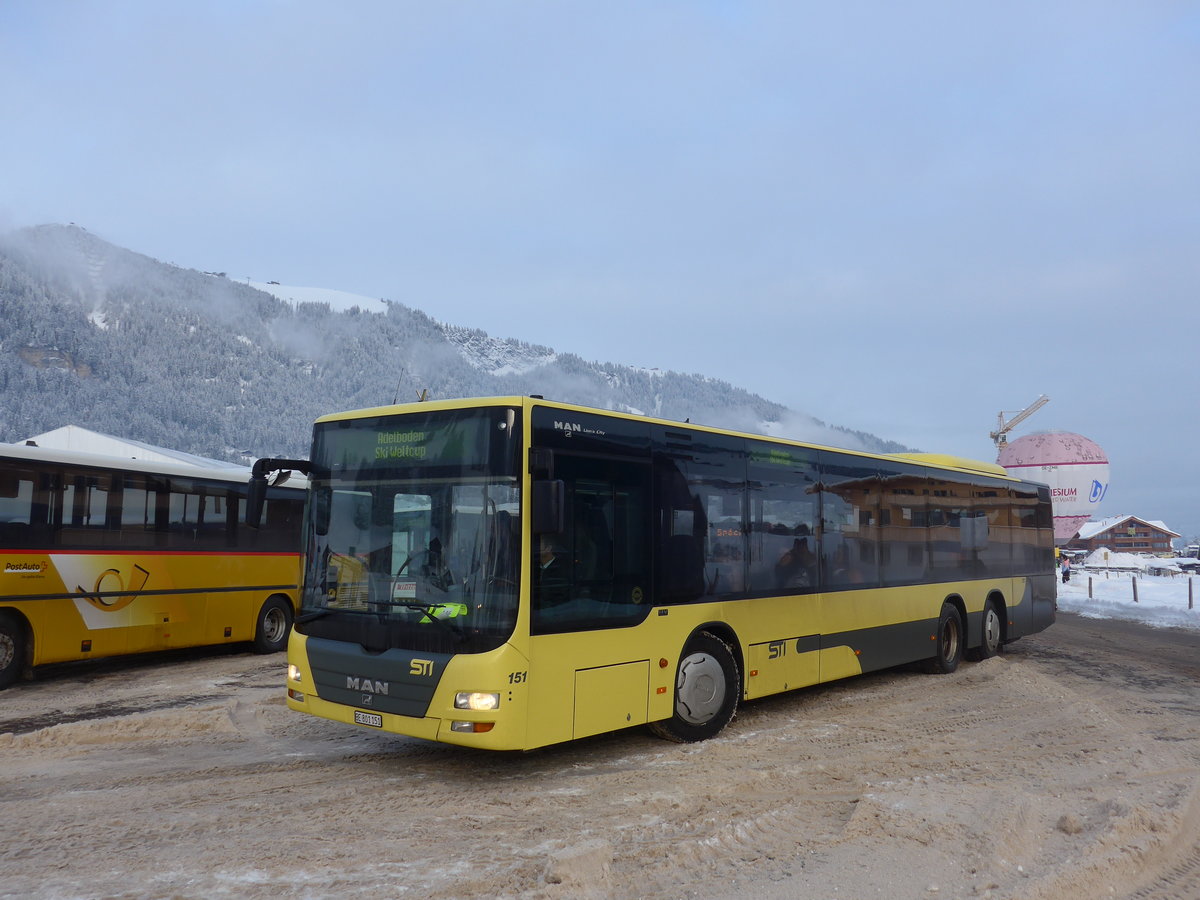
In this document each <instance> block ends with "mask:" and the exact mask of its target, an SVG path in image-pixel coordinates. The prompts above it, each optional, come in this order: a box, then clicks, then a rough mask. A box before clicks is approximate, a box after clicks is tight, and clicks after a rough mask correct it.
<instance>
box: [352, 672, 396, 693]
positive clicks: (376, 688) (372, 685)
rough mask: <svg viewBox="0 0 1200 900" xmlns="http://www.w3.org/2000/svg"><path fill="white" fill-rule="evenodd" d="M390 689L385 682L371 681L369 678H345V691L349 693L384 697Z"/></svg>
mask: <svg viewBox="0 0 1200 900" xmlns="http://www.w3.org/2000/svg"><path fill="white" fill-rule="evenodd" d="M390 687H391V685H390V684H389V683H388V682H386V681H372V680H371V679H370V678H357V677H355V676H354V675H347V676H346V689H347V690H350V691H362V692H363V693H366V694H385V695H386V694H387V692H388V689H389V688H390Z"/></svg>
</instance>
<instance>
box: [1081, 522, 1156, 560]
mask: <svg viewBox="0 0 1200 900" xmlns="http://www.w3.org/2000/svg"><path fill="white" fill-rule="evenodd" d="M1177 537H1179V534H1178V533H1177V532H1174V531H1172V530H1171V529H1170V528H1168V527H1167V526H1166V525H1165V524H1163V523H1162V522H1157V521H1153V520H1150V519H1139V518H1138V517H1137V516H1112V517H1110V518H1107V519H1101V520H1100V521H1098V522H1085V523H1084V525H1083V527H1082V528H1080V529H1079V534H1077V535H1075V537H1073V538H1072V539H1071V540H1070V541H1069V542H1068V543H1067V545H1066V547H1065V548H1064V549H1067V550H1082V551H1084V552H1087V553H1090V552H1091V551H1093V550H1099V549H1100V548H1101V547H1106V548H1107V549H1109V550H1112V551H1114V552H1116V553H1148V554H1152V555H1155V556H1171V555H1174V551H1173V549H1172V545H1171V542H1172V541H1173V540H1175V538H1177Z"/></svg>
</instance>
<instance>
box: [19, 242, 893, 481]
mask: <svg viewBox="0 0 1200 900" xmlns="http://www.w3.org/2000/svg"><path fill="white" fill-rule="evenodd" d="M276 293H279V294H281V295H286V291H276ZM405 299H406V300H408V301H409V302H411V303H412V304H414V305H407V304H406V303H402V302H397V301H393V300H387V301H381V302H372V303H364V304H362V305H361V306H354V307H351V308H348V309H342V308H335V307H334V306H331V305H330V304H329V303H324V302H309V301H306V300H303V299H297V300H294V301H289V300H288V299H283V298H282V297H281V296H275V295H274V294H273V293H268V292H267V291H265V290H259V289H257V288H256V287H254V286H252V285H251V284H248V283H245V282H239V281H235V280H231V279H229V278H227V277H226V276H225V275H224V274H223V273H220V272H198V271H195V270H192V269H183V268H180V267H178V266H174V265H170V264H167V263H162V262H159V261H157V260H154V259H151V258H149V257H146V256H142V255H140V254H137V253H135V252H132V251H129V250H125V249H122V248H120V247H116V246H113V245H112V244H109V243H107V242H105V241H103V240H101V239H100V238H98V237H96V236H95V235H93V234H91V233H89V232H88V231H86V230H85V229H83V228H80V227H78V226H75V225H69V226H64V225H44V226H40V227H37V228H27V229H22V230H20V231H15V232H11V233H9V234H6V235H3V236H0V390H2V391H3V397H4V403H3V406H2V407H0V441H19V440H23V439H24V438H27V437H29V436H31V435H34V434H37V433H40V432H42V431H47V430H50V429H52V428H57V427H59V426H62V425H82V426H84V427H87V428H91V429H94V430H96V431H102V432H105V433H108V434H113V435H117V436H119V437H126V438H131V439H134V440H140V441H145V442H149V443H153V444H158V445H160V446H165V447H171V448H174V449H178V450H186V451H188V452H191V453H196V454H201V455H204V456H210V457H214V458H218V459H225V460H230V461H238V462H246V461H247V460H248V459H252V458H254V457H257V456H272V455H280V456H306V455H307V452H308V439H309V430H310V427H311V424H312V421H313V419H315V418H316V417H317V416H319V415H322V414H324V413H328V412H334V411H338V410H344V409H355V408H361V407H369V406H381V405H386V404H389V403H392V402H394V401H396V400H399V401H400V402H407V401H410V400H415V399H417V398H418V396H420V395H421V394H422V393H425V395H426V396H427V397H429V398H430V399H448V398H454V397H474V396H496V395H521V394H542V395H544V396H545V397H547V398H548V399H554V400H563V401H567V402H572V403H580V404H585V405H589V406H597V407H602V408H606V409H614V410H622V411H627V412H636V413H642V414H648V415H655V416H661V417H664V418H668V419H676V420H684V419H689V420H690V421H692V422H693V423H698V424H705V425H714V426H719V427H723V428H732V429H740V430H745V431H753V432H763V431H767V432H770V433H772V434H776V435H780V436H786V437H793V438H798V439H802V440H809V441H814V442H817V443H823V444H829V445H833V446H839V447H850V448H856V449H868V450H877V451H900V450H903V449H905V448H903V447H901V446H900V445H899V444H895V443H892V442H888V441H885V440H881V439H880V438H877V437H875V436H873V435H869V434H864V433H862V432H857V431H850V430H847V429H843V428H839V427H837V426H829V425H826V424H825V423H823V422H820V421H818V420H816V419H814V418H812V417H810V416H807V415H805V414H804V413H802V412H799V411H795V410H790V409H787V408H786V407H783V406H781V405H779V404H777V403H773V402H771V401H770V400H767V399H764V398H762V397H759V396H756V395H754V394H750V393H748V392H747V391H745V390H742V389H740V388H737V387H735V386H734V385H732V384H729V383H728V382H726V381H722V380H718V379H717V378H713V377H707V376H705V375H698V374H682V373H677V372H663V371H657V370H647V369H639V368H632V367H629V366H623V365H620V364H617V363H607V362H606V363H601V362H589V361H586V360H583V359H581V358H579V357H578V356H574V355H572V354H569V353H561V352H557V351H555V350H553V349H551V348H549V347H543V346H535V345H531V344H527V343H524V342H522V341H520V340H519V339H515V338H497V337H492V336H491V335H488V334H485V333H484V332H482V331H479V330H476V329H472V328H470V327H469V326H468V325H464V324H455V325H450V324H445V323H442V322H438V321H435V320H434V319H432V318H430V317H429V316H427V315H426V314H425V313H423V312H421V311H420V310H419V309H417V308H416V305H419V303H420V298H419V297H417V298H405ZM516 324H517V325H518V326H519V323H516ZM614 352H619V348H615V351H614ZM697 365H698V366H700V365H701V361H698V362H697Z"/></svg>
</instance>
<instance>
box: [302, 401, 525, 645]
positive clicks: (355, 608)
mask: <svg viewBox="0 0 1200 900" xmlns="http://www.w3.org/2000/svg"><path fill="white" fill-rule="evenodd" d="M517 424H518V416H517V413H516V411H515V410H511V409H506V408H499V407H497V408H487V409H477V410H472V411H467V412H464V411H451V412H432V413H428V414H413V415H407V416H381V417H376V418H369V419H356V420H353V421H351V422H341V421H339V422H332V423H322V424H321V425H319V426H318V428H317V432H316V435H315V438H314V442H313V467H312V474H311V476H310V477H311V496H310V502H309V505H308V511H307V514H306V520H305V547H306V548H307V554H306V559H305V575H304V585H303V592H302V600H301V609H300V612H299V614H298V616H297V628H298V630H299V631H301V632H302V633H304V634H307V635H309V636H310V637H325V638H332V639H335V640H341V641H352V642H354V643H358V644H360V645H362V646H363V647H364V648H366V649H367V650H369V651H371V652H383V651H386V650H390V649H398V650H421V651H429V652H444V653H463V652H467V653H470V652H482V651H484V650H490V649H493V648H495V647H497V646H499V645H500V644H502V643H503V642H504V641H505V640H507V639H508V637H509V636H510V635H511V633H512V630H513V627H514V625H515V623H516V617H517V599H518V591H517V585H518V582H519V546H520V545H519V541H520V515H521V502H520V499H521V498H520V487H519V485H520V482H519V479H518V477H517V473H518V468H517V465H516V460H517V456H518V454H517V450H518V447H519V439H518V435H517V434H516V432H517Z"/></svg>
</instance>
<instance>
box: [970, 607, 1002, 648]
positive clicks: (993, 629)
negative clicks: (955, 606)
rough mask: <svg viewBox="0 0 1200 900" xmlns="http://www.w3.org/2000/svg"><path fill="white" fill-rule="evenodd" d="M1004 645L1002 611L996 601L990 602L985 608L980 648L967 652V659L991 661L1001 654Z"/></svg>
mask: <svg viewBox="0 0 1200 900" xmlns="http://www.w3.org/2000/svg"><path fill="white" fill-rule="evenodd" d="M1003 643H1004V623H1003V622H1002V621H1001V620H1000V611H999V610H997V609H996V603H995V601H992V600H989V601H988V602H987V603H985V604H984V606H983V634H982V635H981V636H980V641H979V646H978V647H977V648H975V649H974V650H968V651H967V659H969V660H971V661H973V662H978V661H980V660H984V659H991V658H992V657H993V656H995V655H996V654H997V653H999V652H1000V647H1001V645H1002V644H1003Z"/></svg>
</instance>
